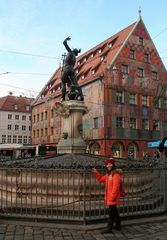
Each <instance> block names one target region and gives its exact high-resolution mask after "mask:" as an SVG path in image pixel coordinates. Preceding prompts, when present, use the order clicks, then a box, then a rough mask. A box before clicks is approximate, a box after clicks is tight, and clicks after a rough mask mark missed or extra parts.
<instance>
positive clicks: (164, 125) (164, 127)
mask: <svg viewBox="0 0 167 240" xmlns="http://www.w3.org/2000/svg"><path fill="white" fill-rule="evenodd" d="M163 129H164V130H165V131H167V121H164V123H163Z"/></svg>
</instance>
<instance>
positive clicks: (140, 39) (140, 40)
mask: <svg viewBox="0 0 167 240" xmlns="http://www.w3.org/2000/svg"><path fill="white" fill-rule="evenodd" d="M139 45H140V46H143V45H144V39H143V37H139Z"/></svg>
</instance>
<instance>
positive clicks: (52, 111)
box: [51, 109, 54, 118]
mask: <svg viewBox="0 0 167 240" xmlns="http://www.w3.org/2000/svg"><path fill="white" fill-rule="evenodd" d="M53 117H54V109H51V118H53Z"/></svg>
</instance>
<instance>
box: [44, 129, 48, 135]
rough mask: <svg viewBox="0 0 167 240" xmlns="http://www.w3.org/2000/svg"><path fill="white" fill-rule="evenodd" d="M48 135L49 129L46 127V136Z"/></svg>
mask: <svg viewBox="0 0 167 240" xmlns="http://www.w3.org/2000/svg"><path fill="white" fill-rule="evenodd" d="M47 135H48V129H47V128H45V136H47Z"/></svg>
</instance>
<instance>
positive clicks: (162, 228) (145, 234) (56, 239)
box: [0, 221, 167, 240]
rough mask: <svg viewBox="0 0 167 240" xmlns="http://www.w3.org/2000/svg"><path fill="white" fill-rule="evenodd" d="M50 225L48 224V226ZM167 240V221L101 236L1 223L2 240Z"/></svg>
mask: <svg viewBox="0 0 167 240" xmlns="http://www.w3.org/2000/svg"><path fill="white" fill-rule="evenodd" d="M47 225H48V224H47ZM109 239H112V240H117V239H119V240H124V239H125V240H126V239H133V240H148V239H151V240H167V221H165V222H162V223H160V222H159V223H145V224H139V225H128V226H123V229H122V231H121V232H120V231H117V230H113V234H101V230H88V231H85V230H84V231H83V230H70V229H68V230H65V229H64V230H63V229H60V228H55V227H53V226H52V227H48V226H47V227H45V225H43V226H40V224H39V225H38V226H35V224H34V226H33V224H31V225H30V226H29V225H28V224H27V223H26V225H25V224H24V222H22V223H19V222H18V221H17V222H15V223H14V222H12V223H11V222H9V221H8V222H5V223H0V240H109Z"/></svg>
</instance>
